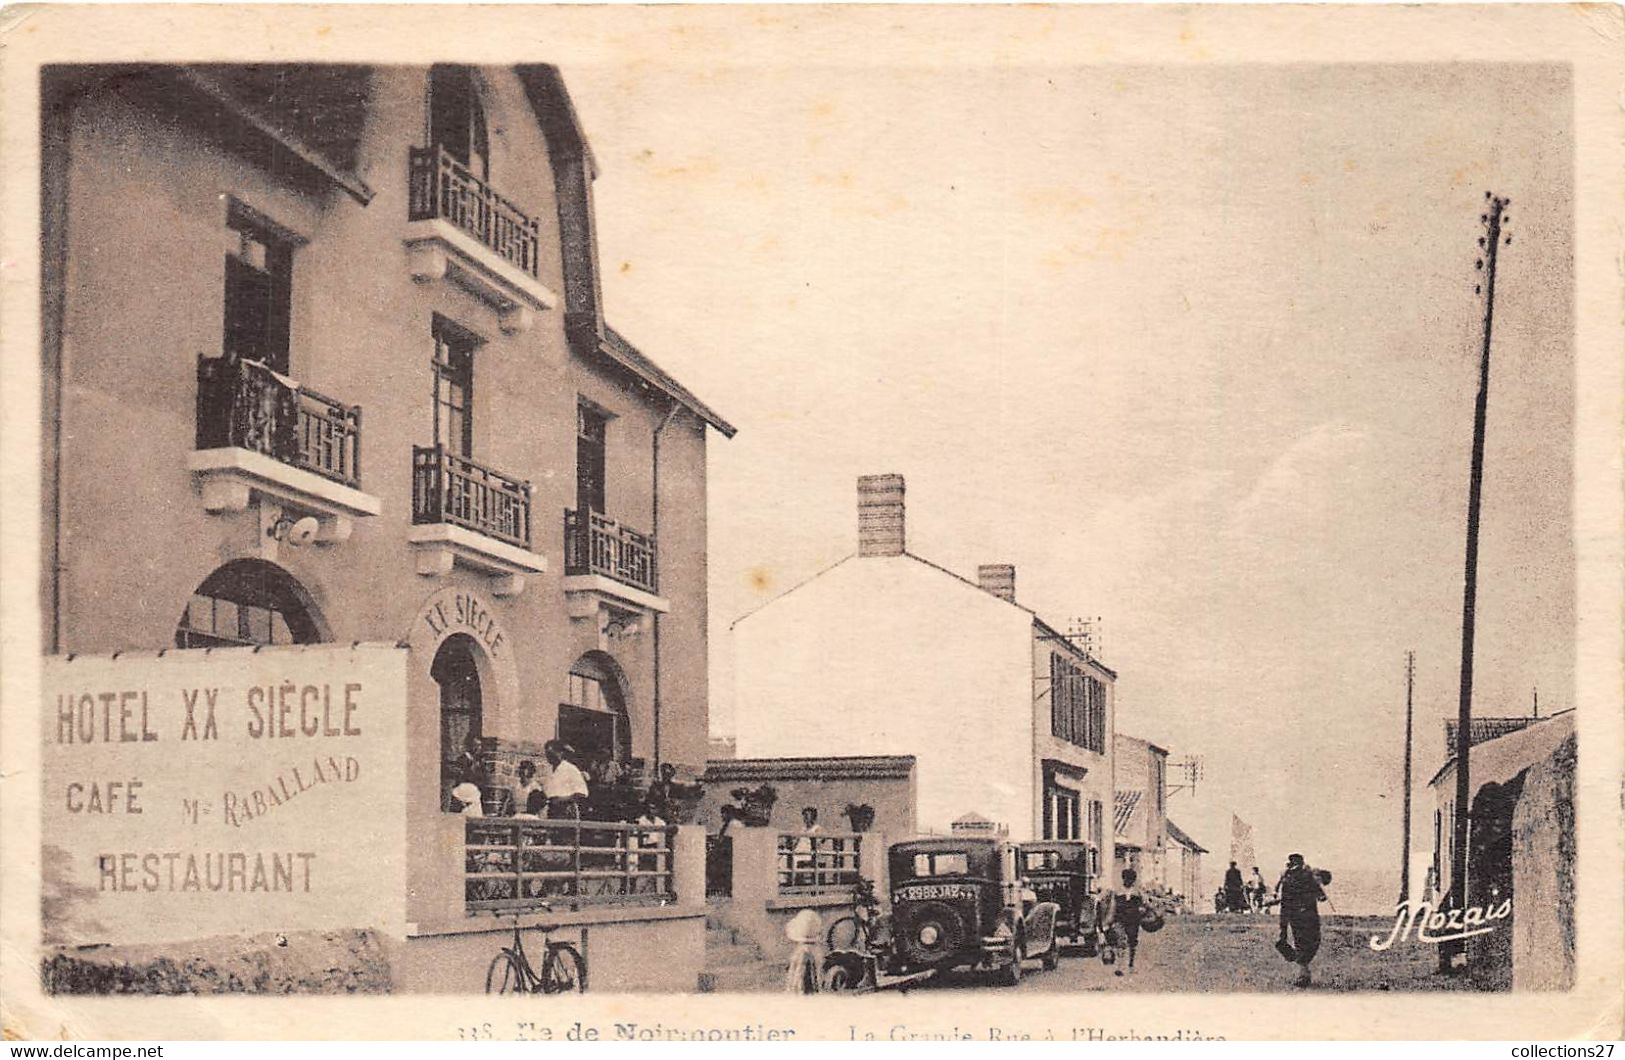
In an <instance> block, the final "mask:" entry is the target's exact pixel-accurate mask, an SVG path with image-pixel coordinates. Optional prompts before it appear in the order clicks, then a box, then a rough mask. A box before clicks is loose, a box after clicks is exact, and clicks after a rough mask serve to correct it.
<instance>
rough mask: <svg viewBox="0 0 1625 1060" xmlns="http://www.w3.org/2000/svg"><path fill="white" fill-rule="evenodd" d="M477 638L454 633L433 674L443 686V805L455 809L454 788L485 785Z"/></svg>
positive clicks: (432, 668) (437, 654)
mask: <svg viewBox="0 0 1625 1060" xmlns="http://www.w3.org/2000/svg"><path fill="white" fill-rule="evenodd" d="M477 650H478V648H477V647H476V645H475V643H474V638H473V637H470V636H469V635H468V634H466V633H454V634H452V635H451V636H449V637H447V638H446V639H445V640H444V641H442V642H441V644H440V650H439V651H437V652H435V656H434V662H433V663H432V664H431V665H430V667H429V676H430V677H432V678H433V679H434V682H435V684H437V685H438V686H439V687H440V807H441V809H443V810H455V809H456V808H457V807H456V806H455V805H454V803H453V800H452V797H451V789H452V788H455V787H456V786H457V785H459V784H461V783H463V782H464V781H472V782H473V783H474V784H476V785H483V784H484V783H485V781H486V780H487V778H486V777H485V775H484V755H483V751H482V744H481V742H480V740H481V737H482V736H483V727H482V722H483V717H482V715H483V707H484V703H483V699H482V697H481V691H480V671H479V664H478V661H477V659H476V658H475V652H476V651H477Z"/></svg>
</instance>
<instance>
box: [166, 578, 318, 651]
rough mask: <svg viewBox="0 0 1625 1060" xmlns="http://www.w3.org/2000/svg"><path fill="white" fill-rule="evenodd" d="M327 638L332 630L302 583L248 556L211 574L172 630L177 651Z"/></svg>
mask: <svg viewBox="0 0 1625 1060" xmlns="http://www.w3.org/2000/svg"><path fill="white" fill-rule="evenodd" d="M332 639H333V631H332V628H331V627H330V626H329V625H328V622H327V619H326V617H325V616H324V615H323V614H322V609H321V607H320V606H319V605H318V604H317V602H316V597H315V594H313V593H312V592H311V591H310V589H309V588H308V587H306V585H305V584H304V582H302V581H300V580H299V579H298V578H296V577H295V576H294V575H293V574H292V573H291V572H290V571H288V570H287V569H286V568H285V567H281V566H278V565H277V564H275V563H272V562H271V561H270V560H266V559H258V558H248V557H245V558H239V559H232V560H227V561H226V562H225V563H222V564H221V565H220V566H218V567H216V568H214V570H212V571H210V572H209V574H208V575H207V576H205V577H204V578H203V580H202V581H200V582H199V583H198V585H197V587H196V588H194V589H193V590H192V592H191V593H190V595H189V596H188V597H187V599H186V602H185V603H184V604H182V606H181V609H180V617H179V618H178V620H177V622H176V629H175V646H176V647H180V648H201V647H224V646H232V645H245V644H319V643H322V642H325V641H330V640H332Z"/></svg>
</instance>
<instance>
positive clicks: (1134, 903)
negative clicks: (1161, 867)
mask: <svg viewBox="0 0 1625 1060" xmlns="http://www.w3.org/2000/svg"><path fill="white" fill-rule="evenodd" d="M1138 881H1139V874H1138V873H1136V872H1135V871H1134V870H1133V869H1124V870H1123V888H1122V890H1119V891H1112V890H1108V891H1107V892H1106V893H1105V895H1103V896H1102V898H1101V901H1100V904H1099V905H1098V906H1097V907H1096V908H1097V910H1098V911H1099V926H1100V927H1101V929H1102V930H1104V931H1106V932H1108V933H1111V934H1120V935H1121V936H1122V939H1123V942H1124V945H1126V946H1127V947H1128V974H1130V975H1133V974H1134V956H1135V954H1136V953H1137V952H1138V950H1139V948H1140V922H1141V921H1142V920H1144V919H1145V915H1146V912H1147V908H1146V902H1145V896H1144V895H1143V894H1141V893H1140V888H1139V886H1138ZM1114 974H1116V975H1122V974H1123V969H1121V968H1118V969H1116V970H1115V972H1114Z"/></svg>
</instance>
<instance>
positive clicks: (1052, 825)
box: [733, 475, 1117, 872]
mask: <svg viewBox="0 0 1625 1060" xmlns="http://www.w3.org/2000/svg"><path fill="white" fill-rule="evenodd" d="M904 493H905V484H904V481H903V478H902V477H901V476H899V475H870V476H865V477H863V478H860V479H859V480H858V489H857V500H858V509H857V521H858V550H857V553H856V554H855V555H852V556H850V557H848V558H847V559H845V560H843V561H842V562H840V563H838V564H836V565H834V566H833V567H830V568H829V569H827V570H825V571H823V572H822V573H820V574H818V575H817V576H816V577H814V578H812V579H810V580H808V581H806V582H803V583H802V584H800V585H799V586H796V587H795V588H793V589H791V590H790V591H788V592H786V593H784V594H782V595H780V596H779V597H777V598H775V599H773V600H771V601H769V602H768V603H767V604H765V605H763V606H762V607H760V608H758V609H757V610H755V611H753V612H751V613H750V614H748V615H746V616H744V617H742V618H740V619H739V620H737V621H736V622H735V623H734V625H733V639H734V648H735V652H736V665H735V675H736V682H737V695H736V704H737V706H736V721H735V733H734V741H735V747H734V750H735V753H736V754H737V755H738V757H739V758H740V759H750V760H757V759H771V758H801V757H818V756H843V755H847V756H849V755H859V756H862V755H879V756H886V755H911V756H913V757H914V760H915V763H916V765H915V770H916V772H915V797H916V800H917V807H916V815H917V823H918V827H919V828H920V829H921V830H923V831H928V832H939V833H947V832H949V831H950V829H951V828H952V826H953V823H954V822H955V821H960V820H963V819H966V818H967V815H978V816H979V817H980V818H982V819H985V820H986V821H988V822H991V826H992V827H994V828H1003V829H1004V830H1005V831H1006V834H1008V835H1009V837H1010V838H1011V839H1012V840H1016V841H1022V840H1030V839H1080V840H1085V841H1087V842H1089V843H1090V844H1092V845H1093V847H1094V850H1095V851H1096V855H1097V864H1096V866H1095V868H1096V871H1097V872H1098V870H1099V867H1100V866H1099V861H1098V858H1099V852H1100V851H1101V850H1103V849H1105V848H1104V844H1105V842H1106V841H1107V835H1106V831H1105V830H1106V828H1107V827H1108V825H1107V823H1106V822H1107V820H1108V817H1107V814H1108V812H1109V811H1108V807H1110V806H1111V805H1112V758H1113V742H1112V732H1113V728H1114V724H1115V722H1114V713H1115V712H1114V706H1113V700H1114V685H1115V681H1116V676H1117V675H1116V674H1115V673H1113V672H1112V671H1111V670H1110V669H1108V668H1107V667H1106V666H1104V665H1103V664H1102V663H1101V662H1100V661H1099V660H1098V659H1096V658H1093V657H1092V656H1091V655H1090V654H1088V653H1087V652H1085V651H1084V650H1083V649H1082V648H1081V647H1080V646H1078V645H1077V644H1075V643H1074V642H1073V640H1072V639H1070V638H1068V637H1066V636H1064V635H1062V634H1060V633H1058V632H1057V631H1056V629H1055V627H1054V626H1052V625H1050V624H1049V623H1047V622H1045V621H1044V620H1043V619H1042V618H1041V617H1039V616H1038V615H1037V614H1036V613H1034V612H1033V611H1032V610H1031V609H1029V608H1027V607H1025V606H1023V605H1022V604H1021V603H1019V602H1018V600H1017V596H1016V571H1015V568H1014V567H1012V566H1009V565H1006V564H989V565H985V566H982V567H980V568H979V569H978V571H977V578H976V580H971V579H968V578H965V577H962V576H960V575H958V574H956V573H954V572H952V571H950V570H948V569H946V568H944V567H942V566H940V565H938V564H936V563H933V562H931V561H930V560H927V559H924V558H922V557H920V556H917V555H915V554H913V553H912V552H910V551H908V548H907V537H906V526H905V504H904Z"/></svg>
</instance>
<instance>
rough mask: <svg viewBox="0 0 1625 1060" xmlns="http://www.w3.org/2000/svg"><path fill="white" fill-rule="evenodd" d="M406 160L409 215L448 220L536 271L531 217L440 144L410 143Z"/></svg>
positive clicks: (514, 262)
mask: <svg viewBox="0 0 1625 1060" xmlns="http://www.w3.org/2000/svg"><path fill="white" fill-rule="evenodd" d="M410 166H411V170H410V174H409V176H410V184H411V194H410V198H409V201H408V205H407V211H408V212H407V219H408V220H411V221H428V220H433V219H435V218H441V219H444V220H446V221H449V222H451V223H452V224H454V225H456V226H457V227H458V228H460V229H462V230H463V231H464V232H467V233H468V234H469V235H471V236H473V237H474V238H475V239H477V240H479V241H480V243H482V244H483V245H484V246H486V247H488V248H490V250H491V251H492V252H494V253H495V254H496V255H497V256H498V257H500V258H501V259H502V260H504V261H506V262H507V263H508V264H510V265H512V266H513V267H514V268H516V269H518V270H520V271H521V272H523V273H525V274H526V275H527V276H531V277H534V276H536V274H537V271H538V269H539V267H540V265H539V261H538V250H539V248H540V244H541V235H540V228H539V225H538V222H537V220H536V218H534V217H531V216H529V215H528V214H526V213H525V211H523V210H521V209H520V208H519V207H517V206H515V205H514V204H513V203H511V202H509V201H508V200H507V199H505V198H503V197H502V196H501V195H498V194H497V193H496V192H495V191H493V190H492V189H491V187H490V185H488V184H486V183H485V181H483V180H481V179H480V178H479V177H476V176H475V175H474V174H473V173H471V172H469V170H468V168H467V167H466V166H464V165H463V164H462V163H460V162H458V161H457V160H456V159H455V158H453V157H451V155H450V153H448V152H447V151H446V149H445V148H443V147H439V146H435V147H414V148H412V150H411V163H410Z"/></svg>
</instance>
